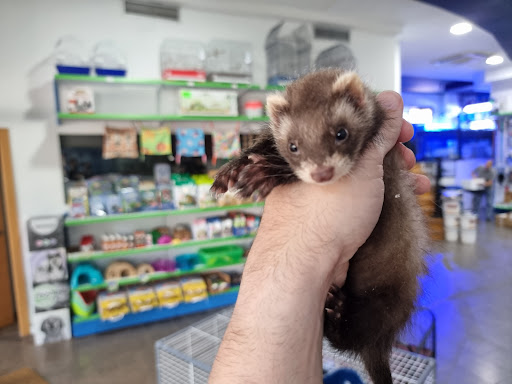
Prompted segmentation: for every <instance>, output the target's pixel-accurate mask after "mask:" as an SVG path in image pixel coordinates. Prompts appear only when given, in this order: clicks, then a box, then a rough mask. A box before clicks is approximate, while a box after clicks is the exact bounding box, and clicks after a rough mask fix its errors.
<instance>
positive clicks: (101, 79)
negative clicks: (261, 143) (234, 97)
mask: <svg viewBox="0 0 512 384" xmlns="http://www.w3.org/2000/svg"><path fill="white" fill-rule="evenodd" d="M55 80H56V81H59V82H60V81H68V82H80V83H104V84H129V85H149V86H165V87H190V88H211V89H242V90H252V91H277V90H284V89H285V87H282V86H278V85H269V86H266V87H260V86H259V85H254V84H245V83H244V84H240V83H218V82H212V81H204V82H201V81H186V80H161V79H132V78H129V77H117V76H81V75H61V74H59V75H55Z"/></svg>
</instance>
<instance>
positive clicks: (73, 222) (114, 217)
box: [64, 202, 264, 227]
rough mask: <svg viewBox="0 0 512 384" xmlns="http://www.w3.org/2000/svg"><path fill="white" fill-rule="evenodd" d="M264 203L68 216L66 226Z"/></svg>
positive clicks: (231, 208) (244, 207) (228, 209)
mask: <svg viewBox="0 0 512 384" xmlns="http://www.w3.org/2000/svg"><path fill="white" fill-rule="evenodd" d="M263 205H264V203H263V202H261V203H251V204H240V205H227V206H224V207H211V208H192V209H181V210H180V209H173V210H162V211H146V212H133V213H122V214H119V215H107V216H88V217H83V218H79V219H72V218H67V219H66V221H65V223H64V225H65V226H66V227H78V226H81V225H89V224H98V223H108V222H112V221H125V220H136V219H148V218H154V217H166V216H184V215H191V214H195V213H208V212H223V211H233V210H238V209H249V208H259V207H263Z"/></svg>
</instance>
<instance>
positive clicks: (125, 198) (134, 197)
mask: <svg viewBox="0 0 512 384" xmlns="http://www.w3.org/2000/svg"><path fill="white" fill-rule="evenodd" d="M120 194H121V202H122V205H123V211H124V212H126V213H129V212H137V211H140V209H141V207H142V204H141V202H140V196H139V193H138V191H137V189H135V188H133V187H126V188H122V189H121V192H120Z"/></svg>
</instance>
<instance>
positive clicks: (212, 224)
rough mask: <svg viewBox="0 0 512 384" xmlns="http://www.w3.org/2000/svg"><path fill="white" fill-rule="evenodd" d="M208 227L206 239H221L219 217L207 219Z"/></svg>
mask: <svg viewBox="0 0 512 384" xmlns="http://www.w3.org/2000/svg"><path fill="white" fill-rule="evenodd" d="M206 223H207V225H208V238H210V239H217V238H219V237H222V221H221V219H220V218H219V217H209V218H208V219H206Z"/></svg>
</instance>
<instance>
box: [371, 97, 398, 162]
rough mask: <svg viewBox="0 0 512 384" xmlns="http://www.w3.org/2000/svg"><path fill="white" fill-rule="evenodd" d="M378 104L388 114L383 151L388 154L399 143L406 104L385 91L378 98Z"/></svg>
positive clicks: (385, 122)
mask: <svg viewBox="0 0 512 384" xmlns="http://www.w3.org/2000/svg"><path fill="white" fill-rule="evenodd" d="M377 102H378V103H379V104H380V106H381V107H382V108H383V109H384V112H385V114H386V116H385V118H384V124H383V125H382V130H381V133H382V139H383V140H382V143H381V144H382V145H381V147H382V149H383V151H384V154H386V153H388V152H389V151H390V150H391V148H393V146H394V145H395V143H396V142H397V141H398V138H399V136H400V132H401V130H402V124H403V118H402V115H403V109H404V103H403V100H402V97H401V96H400V95H399V94H398V93H396V92H393V91H384V92H382V93H380V94H379V95H378V96H377Z"/></svg>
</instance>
